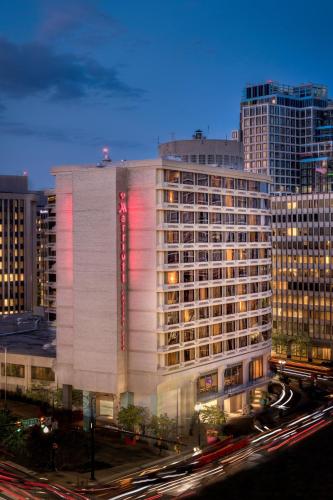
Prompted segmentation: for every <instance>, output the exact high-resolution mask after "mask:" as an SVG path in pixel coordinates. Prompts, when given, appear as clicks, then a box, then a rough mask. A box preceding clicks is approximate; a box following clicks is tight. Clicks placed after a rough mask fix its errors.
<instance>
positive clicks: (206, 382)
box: [198, 372, 218, 394]
mask: <svg viewBox="0 0 333 500" xmlns="http://www.w3.org/2000/svg"><path fill="white" fill-rule="evenodd" d="M217 390H218V385H217V372H212V373H207V374H206V375H201V376H200V377H199V378H198V394H205V393H207V392H217Z"/></svg>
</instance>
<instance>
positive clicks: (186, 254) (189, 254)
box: [183, 250, 194, 263]
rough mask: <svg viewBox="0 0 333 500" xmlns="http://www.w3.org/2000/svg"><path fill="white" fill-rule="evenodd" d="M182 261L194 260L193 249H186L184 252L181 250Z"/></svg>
mask: <svg viewBox="0 0 333 500" xmlns="http://www.w3.org/2000/svg"><path fill="white" fill-rule="evenodd" d="M183 262H185V263H191V262H194V250H186V251H185V252H183Z"/></svg>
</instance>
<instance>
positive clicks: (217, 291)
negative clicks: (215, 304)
mask: <svg viewBox="0 0 333 500" xmlns="http://www.w3.org/2000/svg"><path fill="white" fill-rule="evenodd" d="M220 297H222V287H221V286H213V287H212V288H211V298H212V299H219V298H220Z"/></svg>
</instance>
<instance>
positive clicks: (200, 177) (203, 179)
mask: <svg viewBox="0 0 333 500" xmlns="http://www.w3.org/2000/svg"><path fill="white" fill-rule="evenodd" d="M208 179H209V177H208V175H206V174H197V185H198V186H208Z"/></svg>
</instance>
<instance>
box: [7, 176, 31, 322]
mask: <svg viewBox="0 0 333 500" xmlns="http://www.w3.org/2000/svg"><path fill="white" fill-rule="evenodd" d="M36 202H37V197H36V195H35V194H34V193H30V192H29V191H28V178H27V177H26V176H12V175H9V176H7V175H1V176H0V282H1V286H0V315H6V314H14V313H21V312H24V311H32V310H33V308H34V306H35V305H36V300H37V279H36V247H37V244H36Z"/></svg>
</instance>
